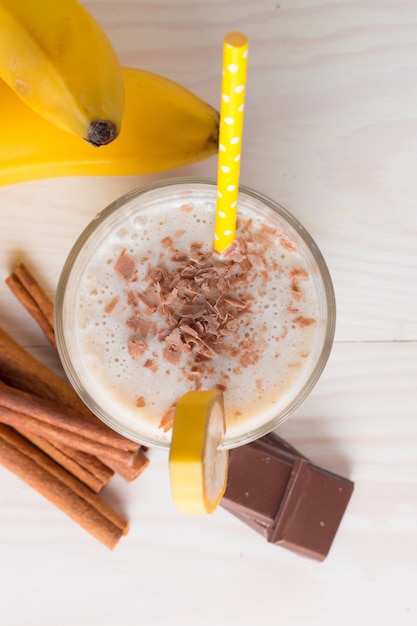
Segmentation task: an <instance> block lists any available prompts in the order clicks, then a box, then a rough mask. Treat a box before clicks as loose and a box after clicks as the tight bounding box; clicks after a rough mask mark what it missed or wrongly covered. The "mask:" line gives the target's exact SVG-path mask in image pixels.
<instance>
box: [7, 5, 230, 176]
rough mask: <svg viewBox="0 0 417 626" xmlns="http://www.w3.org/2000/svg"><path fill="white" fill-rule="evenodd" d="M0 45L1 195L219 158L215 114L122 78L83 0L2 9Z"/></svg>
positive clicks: (137, 73)
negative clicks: (50, 181)
mask: <svg viewBox="0 0 417 626" xmlns="http://www.w3.org/2000/svg"><path fill="white" fill-rule="evenodd" d="M0 41H1V42H2V45H1V47H0V186H1V185H8V184H13V183H18V182H22V181H27V180H34V179H39V178H49V177H52V176H80V175H132V174H146V173H152V172H159V171H164V170H167V169H171V168H175V167H180V166H182V165H186V164H189V163H192V162H195V161H198V160H202V159H205V158H208V157H209V156H211V155H213V154H215V153H216V151H217V142H218V127H219V115H218V113H217V111H215V109H213V108H212V107H211V106H210V105H208V104H207V103H205V102H204V101H203V100H201V99H200V98H199V97H198V96H196V95H194V94H193V93H191V92H190V91H189V90H187V89H185V88H183V87H181V86H180V85H178V84H177V83H175V82H173V81H170V80H168V79H166V78H164V77H162V76H158V75H156V74H152V73H150V72H146V71H143V70H139V69H133V68H122V67H121V66H120V64H119V61H118V59H117V56H116V55H115V53H114V50H113V48H112V46H111V44H110V43H109V41H108V39H107V37H106V36H105V34H104V33H103V32H102V30H101V28H100V27H99V26H98V24H97V23H96V22H95V21H94V20H93V18H92V17H91V16H90V15H89V14H88V13H87V12H86V10H85V9H84V8H83V7H82V6H81V5H80V4H79V3H78V2H77V0H59V2H58V1H57V2H54V0H42V1H41V2H34V1H33V0H0ZM82 139H86V141H83V140H82ZM97 146H99V147H97Z"/></svg>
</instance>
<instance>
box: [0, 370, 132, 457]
mask: <svg viewBox="0 0 417 626" xmlns="http://www.w3.org/2000/svg"><path fill="white" fill-rule="evenodd" d="M0 406H4V407H6V408H8V409H12V410H14V411H18V412H21V413H24V414H25V415H28V416H30V417H34V418H36V419H38V420H41V421H44V422H47V423H48V424H52V425H53V426H57V427H59V428H61V429H63V430H68V431H69V432H72V433H75V434H77V435H79V436H80V437H83V438H85V439H89V440H93V441H94V442H95V443H100V444H103V445H106V446H110V447H112V448H118V449H120V450H125V451H131V452H136V450H137V449H138V447H139V444H136V443H134V442H133V441H130V439H126V437H122V436H121V435H119V434H118V433H116V432H114V431H113V430H111V429H110V428H108V427H107V426H105V425H104V424H102V422H100V421H99V420H94V421H86V420H85V418H84V417H83V416H80V415H78V414H77V413H76V412H75V411H72V410H71V409H69V408H67V407H66V406H62V405H58V404H57V403H56V402H52V401H51V400H48V399H47V398H39V397H37V396H35V395H33V394H32V393H28V392H26V391H22V390H21V389H16V388H14V387H11V386H10V385H7V384H6V383H4V382H2V381H1V380H0ZM82 449H84V448H82Z"/></svg>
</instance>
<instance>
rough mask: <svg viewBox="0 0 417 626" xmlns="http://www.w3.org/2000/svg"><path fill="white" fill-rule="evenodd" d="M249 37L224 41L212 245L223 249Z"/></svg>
mask: <svg viewBox="0 0 417 626" xmlns="http://www.w3.org/2000/svg"><path fill="white" fill-rule="evenodd" d="M247 59H248V38H247V37H246V35H243V34H242V33H238V32H234V33H228V34H227V35H226V37H225V39H224V42H223V77H222V92H221V102H220V133H219V155H218V168H217V200H216V216H215V225H214V244H213V245H214V248H215V250H217V252H220V253H221V252H223V251H224V250H225V249H226V248H228V247H229V246H230V244H231V243H233V241H234V239H235V234H236V215H237V202H238V189H239V175H240V154H241V149H242V131H243V113H244V100H245V90H246V69H247Z"/></svg>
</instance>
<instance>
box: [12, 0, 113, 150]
mask: <svg viewBox="0 0 417 626" xmlns="http://www.w3.org/2000/svg"><path fill="white" fill-rule="evenodd" d="M0 41H1V46H0V77H1V78H2V79H3V80H4V81H5V82H6V83H7V84H8V85H9V87H10V88H11V89H13V90H14V91H15V92H16V94H18V96H19V97H20V98H21V99H22V100H23V101H24V102H25V103H26V104H27V105H28V106H29V107H31V108H32V109H33V110H34V111H36V112H37V113H38V114H39V115H40V116H42V117H44V118H45V119H47V120H48V121H49V122H51V123H53V124H56V125H57V126H59V127H60V128H62V129H64V130H66V131H68V132H70V133H72V134H74V135H76V136H77V137H81V138H83V139H86V140H87V141H88V142H90V143H91V144H93V145H96V146H100V145H103V144H107V143H109V142H110V141H112V140H113V139H114V138H115V137H116V136H117V135H118V133H119V132H120V126H121V120H122V115H123V100H124V91H123V74H122V68H121V66H120V63H119V61H118V58H117V55H116V53H115V51H114V49H113V47H112V45H111V43H110V41H109V39H108V38H107V36H106V35H105V33H104V32H103V30H102V29H101V27H100V26H99V25H98V24H97V22H96V21H95V20H94V19H93V17H92V16H91V15H90V14H89V13H88V12H87V10H86V9H85V8H84V7H83V6H82V5H81V4H79V2H77V0H41V1H38V2H36V1H35V0H0ZM1 106H2V103H0V113H1Z"/></svg>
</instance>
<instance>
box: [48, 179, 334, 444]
mask: <svg viewBox="0 0 417 626" xmlns="http://www.w3.org/2000/svg"><path fill="white" fill-rule="evenodd" d="M215 202H216V183H215V181H214V180H211V179H197V178H180V179H171V180H165V181H162V182H158V183H155V184H151V185H148V186H145V187H143V188H140V189H137V190H134V191H132V192H130V193H127V194H126V195H124V196H123V197H121V198H119V199H118V200H116V201H115V202H113V203H112V204H110V205H109V206H108V207H107V208H105V209H104V210H103V211H102V212H101V213H100V214H99V215H98V216H97V217H96V218H95V219H93V220H92V221H91V223H90V224H89V225H88V226H87V227H86V228H85V230H84V231H83V232H82V234H81V235H80V237H79V238H78V240H77V241H76V243H75V245H74V246H73V248H72V250H71V252H70V254H69V256H68V258H67V260H66V262H65V265H64V267H63V270H62V273H61V277H60V280H59V284H58V289H57V295H56V303H55V324H56V325H55V327H56V340H57V345H58V351H59V355H60V358H61V361H62V364H63V367H64V369H65V371H66V374H67V375H68V378H69V380H70V382H71V383H72V385H73V386H74V388H75V390H76V391H77V392H78V394H79V395H80V397H81V398H82V400H83V401H84V402H85V403H86V405H87V406H88V407H89V408H90V409H91V410H92V411H93V413H95V414H96V415H97V416H98V417H99V418H100V419H101V420H102V421H103V422H105V423H106V424H107V425H108V426H110V427H111V428H113V429H114V430H116V431H118V432H119V433H121V434H123V435H125V436H127V437H129V438H130V439H132V440H135V441H138V442H140V443H143V444H145V445H150V446H158V447H161V448H169V445H170V436H171V435H170V430H169V429H168V430H167V431H165V430H164V429H163V428H161V427H160V419H161V417H162V415H160V414H158V410H157V409H155V410H156V411H157V414H152V415H151V414H150V413H149V411H148V409H149V410H150V408H149V407H150V406H151V405H152V406H154V405H155V406H158V403H159V402H161V403H162V404H163V402H164V401H165V396H166V406H167V407H168V406H171V405H172V402H173V399H174V401H175V394H177V397H179V396H180V395H181V394H182V393H183V392H185V391H186V390H187V389H188V388H189V389H192V388H194V387H193V385H194V384H195V383H194V382H191V381H188V378H187V371H186V370H184V367H182V369H181V368H180V367H178V368H177V367H176V366H175V365H172V364H169V363H168V364H167V363H165V362H164V363H161V356H160V354H161V351H160V345H157V344H160V343H161V333H162V335H163V324H164V319H163V318H160V317H158V329H159V331H158V332H159V335H158V336H152V338H151V339H149V336H147V337H146V341H145V342H144V343H146V350H147V351H148V353H147V354H148V358H147V360H144V359H145V357H143V359H142V360H141V359H136V358H135V359H132V358H130V355H129V353H128V350H127V344H128V340H129V337H131V335H132V329H131V327H128V326H127V320H129V319H131V318H130V317H129V316H130V315H131V311H129V305H128V304H127V302H128V301H129V297H130V300H132V297H133V296H132V293H138V292H140V291H141V289H143V288H144V287H143V284H142V282H143V280H142V279H143V276H142V278H140V279H137V276H136V275H135V278H132V276H129V277H128V279H127V278H126V276H121V275H120V272H119V273H118V272H115V271H114V266H115V263H116V262H117V259H118V258H119V257H120V255H121V254H122V253H123V251H125V253H126V254H127V255H128V257H129V259H131V258H135V259H136V260H137V262H138V271H139V274H141V272H142V274H143V275H145V274H146V272H148V271H149V267H150V266H152V267H154V266H157V265H158V264H159V263H160V262H161V260H160V253H161V251H163V250H164V249H165V248H166V244H167V241H169V242H171V243H172V241H174V242H177V244H174V247H175V246H177V249H178V250H179V251H180V252H181V246H182V245H183V243H182V241H183V239H184V238H186V237H187V236H188V235H189V231H190V229H191V230H192V229H194V227H195V228H196V234H195V235H194V234H193V237H194V238H195V239H196V240H197V239H198V243H199V245H200V244H204V246H205V247H207V248H208V249H210V248H211V246H212V237H213V223H214V216H215ZM238 206H239V209H238V215H239V224H240V223H243V224H246V226H247V227H248V225H250V224H252V223H253V224H254V225H255V226H256V227H257V228H258V226H259V225H260V226H259V228H260V230H259V228H258V231H257V232H258V235H259V233H260V239H261V240H262V236H263V235H264V234H265V233H266V234H267V240H268V241H269V244H268V245H269V246H271V238H272V241H273V243H272V249H273V254H275V256H274V259H275V260H273V261H272V262H271V263H272V265H271V263H270V264H269V266H268V268H267V269H268V271H267V270H266V269H265V268H262V267H261V268H260V269H259V273H260V276H259V278H257V279H254V280H253V289H254V294H253V301H252V304H251V305H250V307H249V308H250V311H251V312H249V313H248V315H249V318H251V319H250V323H249V325H248V328H247V331H246V332H245V334H244V335H242V329H241V328H239V324H241V323H243V322H241V320H242V319H244V318H239V323H238V324H237V326H235V328H236V331H235V332H234V333H232V337H231V338H230V337H229V339H228V341H232V340H233V338H234V336H235V337H236V341H237V350H236V352H237V353H239V346H241V345H242V342H244V340H242V336H246V335H247V336H249V335H250V333H252V335H251V337H252V339H251V341H252V345H253V346H254V348H255V349H256V350H257V359H258V361H257V363H256V364H255V366H254V370H253V374H252V371H251V369H250V367H251V366H248V367H246V366H245V368H244V372H243V376H241V375H240V374H239V369H240V368H239V366H237V365H236V364H237V362H238V358H237V357H235V356H234V357H232V356H230V354H229V355H228V356H227V358H225V359H224V360H221V359H220V360H219V361H217V360H216V359H217V356H216V357H215V358H214V361H213V366H212V368H211V369H212V370H213V372H212V374H211V375H212V378H211V379H210V378H209V379H205V378H204V377H203V379H202V383H203V388H207V387H204V385H209V386H210V384H220V385H221V387H222V388H223V387H224V396H225V405H226V421H227V429H226V435H225V439H224V442H223V444H222V445H223V446H224V447H225V448H233V447H236V446H239V445H242V444H245V443H248V442H250V441H252V440H254V439H257V438H259V437H261V436H262V435H264V434H266V433H267V432H269V431H271V430H272V429H274V428H275V427H277V426H278V425H279V424H281V423H282V422H283V421H284V420H286V419H287V418H288V417H289V416H290V415H291V414H292V413H293V412H294V411H295V409H297V407H299V405H300V404H301V403H302V402H303V400H304V399H305V398H306V397H307V396H308V394H309V393H310V392H311V390H312V389H313V387H314V385H315V384H316V382H317V380H318V379H319V377H320V375H321V373H322V371H323V369H324V367H325V365H326V362H327V360H328V357H329V354H330V351H331V347H332V343H333V338H334V331H335V316H336V309H335V297H334V291H333V286H332V281H331V277H330V274H329V271H328V268H327V266H326V263H325V261H324V259H323V256H322V254H321V253H320V250H319V249H318V247H317V245H316V244H315V242H314V241H313V239H312V237H311V236H310V235H309V233H308V232H307V231H306V229H305V228H304V227H303V226H302V224H300V222H299V221H298V220H297V219H296V218H295V217H293V216H292V215H291V214H290V213H289V212H288V211H287V210H285V209H284V208H282V207H281V206H280V205H278V204H277V203H276V202H274V201H273V200H271V199H269V198H267V197H265V196H264V195H262V194H260V193H258V192H256V191H253V190H251V189H248V188H245V187H243V186H242V187H240V189H239V205H238ZM187 220H188V221H187ZM190 220H191V221H190ZM248 220H249V222H248ZM190 224H191V226H190ZM255 226H254V227H255ZM193 232H194V231H193ZM271 233H273V234H272V235H271ZM238 236H239V228H238V232H237V237H238ZM258 239H259V237H258ZM251 246H253V242H250V244H249V247H251ZM275 247H276V248H277V249H276V250H275ZM268 254H269V252H265V258H266V256H267V255H268ZM271 254H272V253H271ZM281 258H282V259H283V260H282V262H281V260H280V259H281ZM139 259H140V262H139V261H138V260H139ZM259 259H260V260H261V261H262V255H260V256H259ZM259 259H258V260H259ZM277 259H278V261H277ZM268 263H269V261H268ZM282 264H283V265H282ZM261 265H262V263H261ZM272 266H273V267H274V268H275V269H274V270H273V271H272V270H271V267H272ZM291 267H292V268H293V269H291ZM300 268H301V269H300ZM145 270H146V271H145ZM126 271H128V270H126ZM129 271H130V270H129ZM251 271H252V270H251ZM144 272H145V274H144ZM249 276H250V277H249V280H250V281H252V278H253V276H252V274H250V275H249ZM113 280H115V284H114V285H113V286H112V288H111V289H110V288H109V284H108V283H109V281H113ZM127 283H128V284H127ZM287 286H288V289H291V290H292V291H291V293H290V294H289V292H288V290H287ZM307 286H308V290H307V291H308V294H307V291H306V288H307ZM249 287H252V285H246V286H245V289H246V290H247V291H250V289H249ZM117 289H120V292H121V293H120V294H119V296H120V295H121V296H123V298H122V299H123V303H121V300H120V298H119V299H117V297H115V293H114V291H115V290H117ZM277 289H278V291H277ZM129 294H130V295H129ZM306 294H307V295H306ZM110 295H111V297H110ZM286 298H290V300H289V301H288V302H287V301H286ZM115 303H116V304H115ZM300 307H301V309H300ZM303 307H304V308H303ZM309 308H311V311H312V317H309V316H308V314H307V313H308V310H309ZM115 310H118V314H120V316H121V317H119V318H118V317H117V316H116V313H115ZM270 310H273V314H272V315H271V317H270V318H268V315H269V312H270ZM300 310H302V315H301V314H300V313H299V311H300ZM92 312H94V314H93V313H92ZM147 315H148V316H150V319H152V315H153V314H152V313H149V311H148V312H147ZM155 315H157V316H158V313H156V314H155ZM263 315H264V317H262V316H263ZM123 316H124V317H123ZM288 316H290V317H288ZM291 316H292V317H291ZM281 317H282V319H281ZM271 320H272V326H271V328H270V329H269V328H268V324H269V322H270V321H271ZM294 320H296V322H294ZM300 320H301V321H300ZM308 320H313V321H312V322H309V321H308ZM148 321H149V320H148ZM129 323H130V322H129ZM245 323H246V322H245ZM234 324H235V325H236V322H234ZM303 324H304V326H306V327H308V328H306V330H305V333H306V337H307V338H306V339H305V338H303V339H300V337H302V336H303V335H302V333H303V332H304V328H303ZM300 328H301V330H300ZM103 329H104V330H103ZM129 333H130V334H129ZM239 333H240V334H239ZM145 335H146V333H145ZM292 335H293V337H292ZM300 341H301V344H302V345H301V344H300ZM303 342H304V343H303ZM271 346H273V347H272V348H271ZM291 350H293V351H294V354H291ZM149 355H150V356H151V358H149ZM300 355H301V356H300ZM129 358H130V360H129ZM219 358H220V357H219ZM254 360H255V359H254ZM120 363H121V364H122V365H120V369H118V367H119V364H120ZM149 363H151V364H152V367H150V366H146V364H148V365H149ZM108 366H109V367H110V369H111V368H113V369H111V372H110V373H109V371H108V370H107V367H108ZM256 368H257V369H256ZM262 368H263V370H262ZM151 370H154V371H151ZM161 372H162V374H161ZM184 372H185V375H184ZM225 372H227V373H225ZM234 372H236V374H234ZM158 376H160V378H158ZM126 377H130V378H131V380H130V382H129V383H126V385H127V386H130V387H131V388H133V389H134V396H135V397H134V398H133V397H130V396H129V393H130V391H126V389H127V387H126V389H125V386H124V385H125V382H124V381H125V379H126ZM183 378H184V379H185V378H187V382H184V384H183ZM222 381H223V382H225V384H224V385H223V383H222ZM266 381H269V382H268V383H267V382H266ZM278 381H279V384H278ZM200 384H201V383H200ZM268 384H270V385H272V387H271V388H273V390H274V391H273V392H272V393H271V392H270V390H269V389H267V386H268ZM151 388H152V389H153V391H152V393H154V395H155V398H156V400H155V402H154V401H153V400H152V402H154V404H152V402H145V401H144V400H143V398H144V397H145V396H146V394H147V392H148V389H151ZM149 393H151V392H149ZM256 394H257V395H256ZM268 394H269V395H268ZM252 396H254V398H252ZM255 396H256V397H255ZM152 397H153V396H152ZM138 398H139V399H140V400H138ZM144 402H145V404H148V406H143V404H144ZM233 403H235V404H236V406H237V405H239V406H238V409H236V408H235V407H234V406H233ZM141 405H142V406H141ZM246 407H247V410H246ZM249 407H252V408H249ZM228 412H229V415H228Z"/></svg>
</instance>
